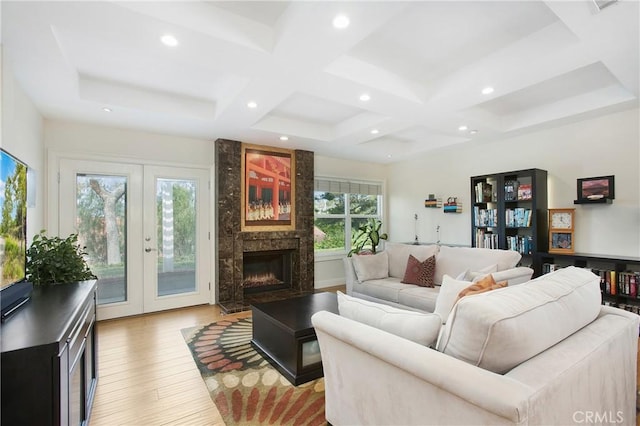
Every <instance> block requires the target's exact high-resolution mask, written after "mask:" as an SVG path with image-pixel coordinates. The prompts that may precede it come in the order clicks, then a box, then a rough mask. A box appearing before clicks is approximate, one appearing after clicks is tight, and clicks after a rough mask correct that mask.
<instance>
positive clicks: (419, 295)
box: [398, 285, 440, 312]
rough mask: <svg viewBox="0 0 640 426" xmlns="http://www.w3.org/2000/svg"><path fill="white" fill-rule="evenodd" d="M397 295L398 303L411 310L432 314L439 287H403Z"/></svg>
mask: <svg viewBox="0 0 640 426" xmlns="http://www.w3.org/2000/svg"><path fill="white" fill-rule="evenodd" d="M404 287H405V288H403V289H402V290H400V292H399V293H398V303H400V304H401V305H404V306H407V307H409V308H413V309H419V310H421V311H425V312H433V311H434V309H435V307H436V299H437V298H438V294H439V291H438V290H439V289H440V287H418V286H415V285H405V286H404Z"/></svg>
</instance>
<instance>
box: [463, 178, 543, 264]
mask: <svg viewBox="0 0 640 426" xmlns="http://www.w3.org/2000/svg"><path fill="white" fill-rule="evenodd" d="M471 202H472V211H471V246H472V247H485V248H495V249H505V250H516V251H518V252H520V254H522V262H521V264H523V265H525V266H531V267H532V268H533V269H534V271H535V272H534V274H536V275H539V274H540V273H541V271H542V269H541V264H540V263H539V262H538V261H537V260H538V258H537V256H535V253H537V252H540V251H545V252H546V251H547V250H548V232H547V230H548V220H547V171H546V170H541V169H525V170H516V171H511V172H501V173H491V174H486V175H480V176H473V177H472V178H471ZM507 218H509V220H507Z"/></svg>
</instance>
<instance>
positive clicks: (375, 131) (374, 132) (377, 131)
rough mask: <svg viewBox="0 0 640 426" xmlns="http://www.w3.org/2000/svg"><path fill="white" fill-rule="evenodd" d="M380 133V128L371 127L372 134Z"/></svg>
mask: <svg viewBox="0 0 640 426" xmlns="http://www.w3.org/2000/svg"><path fill="white" fill-rule="evenodd" d="M378 133H380V130H378V129H371V134H372V135H377V134H378Z"/></svg>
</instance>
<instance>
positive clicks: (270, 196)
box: [241, 144, 295, 231]
mask: <svg viewBox="0 0 640 426" xmlns="http://www.w3.org/2000/svg"><path fill="white" fill-rule="evenodd" d="M241 181H242V183H241V190H242V194H241V197H242V198H241V199H242V203H241V204H242V212H241V229H242V231H289V230H294V229H295V202H294V200H295V152H294V151H292V150H288V149H281V148H274V147H267V146H260V145H249V144H242V174H241Z"/></svg>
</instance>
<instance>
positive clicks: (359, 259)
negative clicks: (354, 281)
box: [353, 251, 389, 282]
mask: <svg viewBox="0 0 640 426" xmlns="http://www.w3.org/2000/svg"><path fill="white" fill-rule="evenodd" d="M353 267H354V269H355V270H356V276H357V277H358V281H360V282H365V281H369V280H377V279H381V278H387V277H388V276H389V259H388V257H387V252H384V251H381V252H380V253H376V254H373V255H371V254H368V255H357V254H354V255H353Z"/></svg>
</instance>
